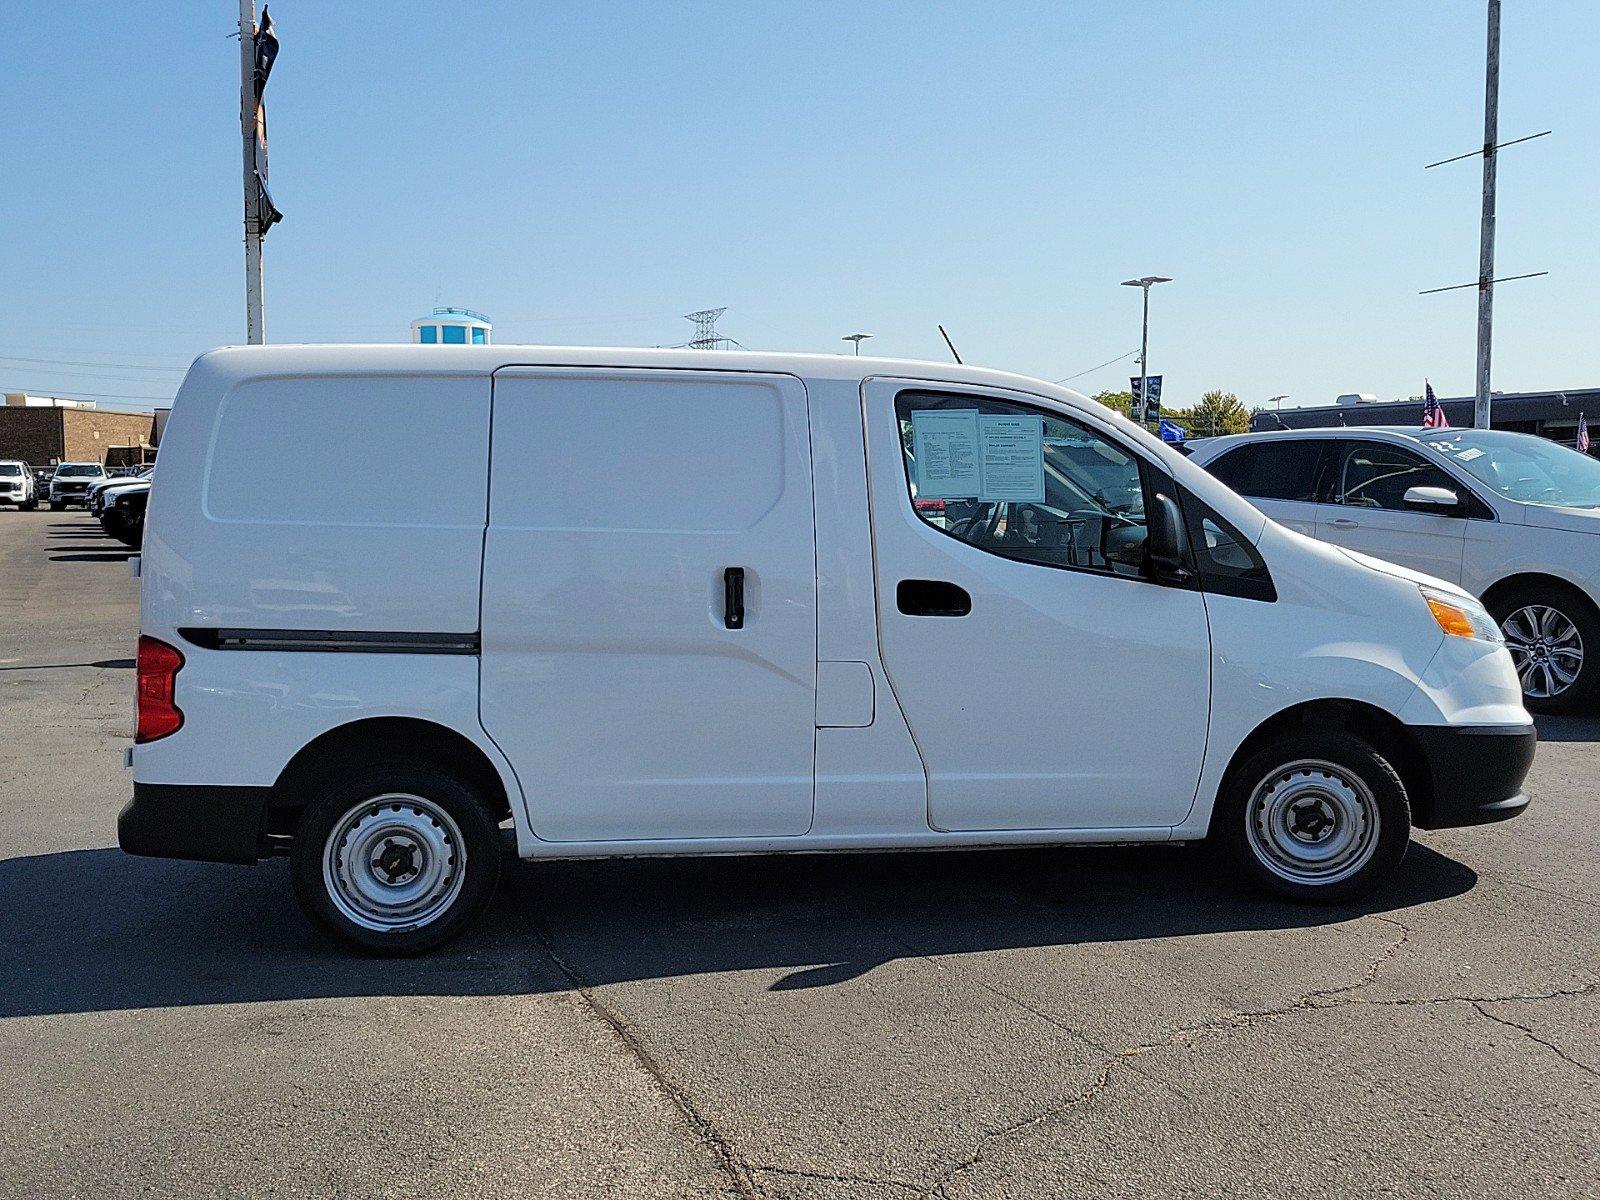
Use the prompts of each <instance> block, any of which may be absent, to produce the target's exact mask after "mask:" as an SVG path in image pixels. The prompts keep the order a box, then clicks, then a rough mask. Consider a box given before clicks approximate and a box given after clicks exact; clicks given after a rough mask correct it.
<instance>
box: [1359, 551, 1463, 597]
mask: <svg viewBox="0 0 1600 1200" xmlns="http://www.w3.org/2000/svg"><path fill="white" fill-rule="evenodd" d="M1335 548H1336V549H1337V550H1338V551H1339V553H1340V554H1342V555H1344V556H1345V557H1346V558H1348V559H1350V560H1351V561H1352V562H1356V563H1359V564H1361V565H1362V566H1363V567H1366V568H1368V569H1369V570H1372V571H1377V572H1378V573H1379V574H1380V575H1391V576H1393V577H1394V578H1396V579H1404V580H1405V581H1406V582H1407V583H1414V584H1417V585H1418V586H1419V587H1429V588H1432V589H1433V590H1434V591H1436V592H1449V593H1451V594H1452V595H1456V596H1460V597H1462V598H1463V599H1466V600H1472V599H1473V597H1472V593H1471V592H1469V591H1467V590H1466V589H1465V588H1462V587H1457V586H1456V585H1455V584H1453V583H1450V582H1448V581H1447V580H1443V579H1439V578H1436V577H1435V576H1432V575H1424V574H1423V573H1422V572H1421V571H1413V570H1412V569H1411V568H1410V567H1402V566H1400V565H1399V564H1397V563H1392V562H1385V561H1384V560H1383V559H1381V558H1373V557H1372V556H1371V555H1370V554H1362V553H1361V552H1360V551H1359V550H1349V549H1346V548H1345V547H1343V546H1338V547H1335ZM1473 603H1477V601H1475V600H1474V601H1473Z"/></svg>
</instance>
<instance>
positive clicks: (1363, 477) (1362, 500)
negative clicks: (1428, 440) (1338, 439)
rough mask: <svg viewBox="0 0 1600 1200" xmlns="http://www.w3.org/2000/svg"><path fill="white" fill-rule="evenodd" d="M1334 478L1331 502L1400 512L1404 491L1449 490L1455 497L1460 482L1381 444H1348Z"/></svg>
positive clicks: (1399, 450)
mask: <svg viewBox="0 0 1600 1200" xmlns="http://www.w3.org/2000/svg"><path fill="white" fill-rule="evenodd" d="M1333 479H1334V494H1333V502H1334V503H1335V504H1346V505H1350V506H1352V507H1355V508H1385V509H1393V510H1395V511H1401V510H1403V509H1404V508H1405V503H1404V501H1403V497H1404V496H1405V494H1406V489H1407V488H1414V487H1437V488H1448V489H1449V490H1450V491H1452V492H1455V493H1457V494H1458V495H1459V494H1460V493H1461V491H1462V487H1461V485H1460V484H1459V483H1457V482H1456V481H1455V480H1454V479H1452V478H1451V477H1450V476H1449V475H1448V474H1446V473H1445V472H1444V471H1441V470H1440V469H1439V468H1438V467H1436V466H1434V465H1433V464H1432V463H1430V462H1428V461H1426V460H1425V459H1423V458H1421V457H1420V456H1419V455H1416V454H1413V453H1412V452H1411V451H1409V450H1406V449H1403V448H1401V447H1399V446H1388V445H1384V444H1383V443H1382V442H1351V443H1349V445H1348V449H1347V450H1346V452H1345V454H1344V456H1343V459H1342V461H1340V462H1339V463H1338V464H1337V466H1336V467H1335V470H1334V475H1333Z"/></svg>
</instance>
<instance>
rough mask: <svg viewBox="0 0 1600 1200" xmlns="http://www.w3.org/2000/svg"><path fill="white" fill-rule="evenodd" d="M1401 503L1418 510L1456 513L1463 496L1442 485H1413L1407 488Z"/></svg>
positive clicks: (1442, 513)
mask: <svg viewBox="0 0 1600 1200" xmlns="http://www.w3.org/2000/svg"><path fill="white" fill-rule="evenodd" d="M1401 503H1403V504H1404V505H1405V506H1406V507H1407V508H1409V509H1412V510H1414V511H1416V512H1431V513H1438V514H1441V515H1444V514H1450V513H1454V512H1456V511H1457V510H1459V509H1460V507H1461V497H1459V496H1457V495H1456V494H1455V493H1454V492H1452V491H1451V490H1450V489H1449V488H1442V487H1413V488H1407V489H1406V494H1405V495H1404V496H1403V497H1401Z"/></svg>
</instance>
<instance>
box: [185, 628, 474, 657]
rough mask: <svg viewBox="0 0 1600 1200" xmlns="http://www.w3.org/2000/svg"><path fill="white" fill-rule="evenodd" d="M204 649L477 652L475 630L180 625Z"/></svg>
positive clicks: (392, 652)
mask: <svg viewBox="0 0 1600 1200" xmlns="http://www.w3.org/2000/svg"><path fill="white" fill-rule="evenodd" d="M178 633H179V635H180V636H181V637H182V638H183V640H184V641H186V642H188V643H190V644H191V645H195V646H199V647H200V648H201V649H202V650H279V651H283V650H313V651H321V652H328V651H341V652H343V653H346V654H476V653H478V648H479V645H480V644H481V639H480V638H479V636H478V635H477V634H476V633H378V632H365V631H362V630H353V629H200V628H190V629H180V630H178Z"/></svg>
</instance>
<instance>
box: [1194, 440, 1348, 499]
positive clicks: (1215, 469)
mask: <svg viewBox="0 0 1600 1200" xmlns="http://www.w3.org/2000/svg"><path fill="white" fill-rule="evenodd" d="M1327 444H1328V443H1327V442H1326V441H1318V440H1315V439H1311V438H1301V439H1298V440H1294V441H1289V440H1287V439H1285V440H1279V439H1278V438H1272V439H1270V440H1268V441H1262V442H1256V443H1253V444H1251V445H1248V446H1240V447H1238V448H1237V449H1235V450H1229V451H1228V452H1227V453H1226V454H1224V455H1222V456H1221V457H1220V458H1218V459H1217V461H1216V462H1214V463H1212V464H1211V465H1210V466H1209V467H1207V470H1209V471H1210V472H1211V474H1213V475H1215V476H1216V477H1217V478H1218V479H1220V480H1222V482H1223V483H1225V484H1227V485H1228V486H1229V487H1230V488H1232V489H1233V490H1234V491H1236V492H1238V493H1239V494H1240V495H1241V496H1251V497H1254V498H1255V499H1257V500H1302V501H1305V502H1307V503H1311V502H1313V501H1315V500H1316V498H1317V495H1316V488H1317V462H1318V460H1319V459H1320V458H1321V456H1322V450H1323V447H1324V446H1326V445H1327Z"/></svg>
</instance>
